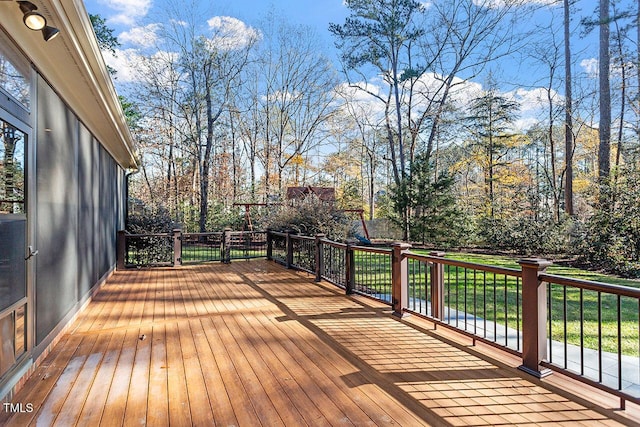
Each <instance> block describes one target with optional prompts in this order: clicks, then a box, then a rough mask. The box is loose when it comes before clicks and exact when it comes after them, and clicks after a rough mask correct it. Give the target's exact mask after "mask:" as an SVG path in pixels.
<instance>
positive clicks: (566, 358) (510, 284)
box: [118, 230, 640, 407]
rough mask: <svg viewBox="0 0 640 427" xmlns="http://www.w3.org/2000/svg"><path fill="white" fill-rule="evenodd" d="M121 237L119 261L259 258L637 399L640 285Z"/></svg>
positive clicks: (255, 237) (237, 242)
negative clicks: (272, 261)
mask: <svg viewBox="0 0 640 427" xmlns="http://www.w3.org/2000/svg"><path fill="white" fill-rule="evenodd" d="M118 242H119V254H121V256H119V261H118V264H119V267H120V264H121V263H122V267H124V266H125V265H128V266H142V265H178V264H181V263H186V262H199V261H208V260H212V261H222V262H229V261H231V260H232V259H241V258H252V257H266V258H268V259H271V260H274V261H276V262H278V263H280V264H282V265H284V266H285V267H287V268H293V269H298V270H303V271H306V272H309V273H311V274H314V275H315V280H316V281H320V280H322V279H324V280H327V281H329V282H331V283H333V284H335V285H337V286H339V287H341V288H343V289H344V290H345V292H346V293H348V294H350V293H359V294H362V295H366V296H368V297H370V298H375V299H377V300H380V301H382V302H384V303H386V304H389V305H390V306H391V308H392V310H393V313H394V314H395V315H396V316H399V317H402V316H405V315H407V314H414V315H418V316H424V317H426V318H428V319H430V320H432V321H433V322H434V324H435V325H442V326H446V327H448V328H454V329H456V330H458V331H460V332H461V333H463V334H466V335H468V336H469V337H471V339H472V340H473V342H474V343H475V341H476V340H480V341H483V342H486V343H488V344H491V345H494V346H499V347H501V348H504V349H506V350H507V351H509V352H511V353H513V354H516V355H519V356H520V357H521V358H522V365H521V366H520V368H521V369H522V370H523V371H525V372H528V373H530V374H532V375H535V376H537V377H544V376H546V375H548V374H549V373H551V372H552V371H554V370H555V371H562V372H563V373H565V374H567V375H569V376H571V377H573V378H575V379H578V380H580V381H582V382H585V383H587V384H590V385H592V386H595V387H597V388H601V389H603V390H606V391H608V392H610V393H613V394H614V395H616V396H618V397H619V398H620V402H621V407H624V405H625V401H627V400H629V401H632V402H635V403H639V404H640V289H636V288H631V287H624V286H615V285H608V284H604V283H598V282H591V281H585V280H578V279H572V278H567V277H561V276H556V275H551V274H547V273H546V269H547V267H548V266H549V265H550V264H551V263H550V262H548V261H546V260H542V259H523V260H521V261H519V264H520V268H519V269H510V268H502V267H494V266H488V265H480V264H473V263H467V262H462V261H456V260H452V259H448V258H445V257H444V255H445V254H444V253H442V252H432V253H429V254H428V255H422V254H417V253H413V252H411V251H410V250H409V249H410V245H407V244H404V243H396V244H393V245H392V248H391V249H389V248H378V247H363V246H358V245H356V244H354V243H355V242H349V243H337V242H333V241H330V240H328V239H326V237H325V236H324V235H317V236H315V237H304V236H299V235H296V234H293V233H279V232H271V231H270V232H250V233H241V232H231V231H230V230H225V232H222V233H204V234H199V233H196V234H187V233H185V234H183V233H181V232H180V231H179V230H176V231H174V233H171V234H153V235H127V234H124V233H121V234H120V236H119V239H118ZM150 246H151V247H150ZM121 259H122V261H121Z"/></svg>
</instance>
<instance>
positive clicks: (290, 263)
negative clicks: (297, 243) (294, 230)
mask: <svg viewBox="0 0 640 427" xmlns="http://www.w3.org/2000/svg"><path fill="white" fill-rule="evenodd" d="M285 245H286V248H287V256H286V260H285V267H287V268H291V267H292V266H293V239H292V238H291V232H290V231H288V230H287V238H286V241H285Z"/></svg>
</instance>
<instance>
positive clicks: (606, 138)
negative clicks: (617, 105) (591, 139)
mask: <svg viewBox="0 0 640 427" xmlns="http://www.w3.org/2000/svg"><path fill="white" fill-rule="evenodd" d="M609 21H610V19H609V0H600V21H599V22H600V53H599V57H600V65H599V71H600V77H599V81H600V143H599V146H598V178H599V180H600V182H601V183H604V182H606V181H607V180H608V178H609V175H610V173H611V160H610V156H611V92H610V83H609V68H610V62H611V57H610V54H609V24H610V23H609Z"/></svg>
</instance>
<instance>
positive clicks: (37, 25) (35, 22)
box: [18, 1, 47, 31]
mask: <svg viewBox="0 0 640 427" xmlns="http://www.w3.org/2000/svg"><path fill="white" fill-rule="evenodd" d="M18 4H19V5H20V10H21V11H22V13H24V16H23V17H22V22H24V25H26V26H27V28H29V29H30V30H33V31H40V30H42V29H43V28H44V27H45V26H46V25H47V20H46V19H44V16H42V15H40V14H39V13H38V12H36V10H37V9H38V8H37V7H36V6H35V5H34V4H33V3H30V2H28V1H19V2H18Z"/></svg>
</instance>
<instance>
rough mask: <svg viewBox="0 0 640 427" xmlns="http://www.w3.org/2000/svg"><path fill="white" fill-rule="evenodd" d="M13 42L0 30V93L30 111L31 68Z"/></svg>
mask: <svg viewBox="0 0 640 427" xmlns="http://www.w3.org/2000/svg"><path fill="white" fill-rule="evenodd" d="M11 46H12V42H11V40H9V38H8V37H7V36H6V35H5V34H4V32H2V31H1V30H0V93H3V94H7V95H8V96H9V97H10V98H11V99H12V100H13V101H15V102H16V103H18V104H20V105H21V106H22V107H23V108H25V109H26V110H27V111H29V109H30V106H31V84H30V79H29V75H30V71H29V70H30V67H29V63H28V62H27V60H26V59H25V58H24V57H23V56H22V55H21V54H19V53H18V52H16V51H15V50H14V49H11Z"/></svg>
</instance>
